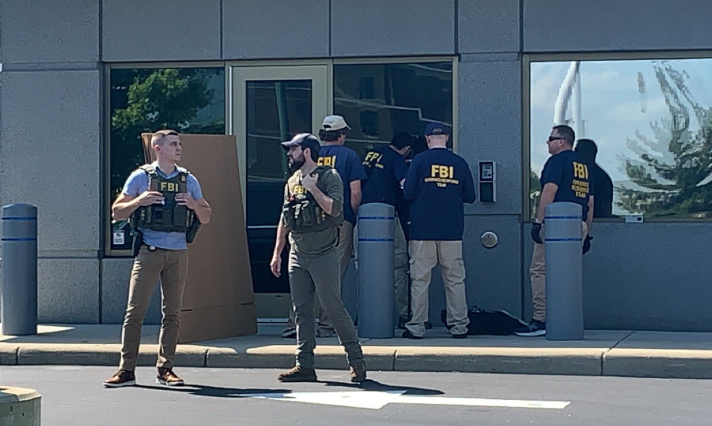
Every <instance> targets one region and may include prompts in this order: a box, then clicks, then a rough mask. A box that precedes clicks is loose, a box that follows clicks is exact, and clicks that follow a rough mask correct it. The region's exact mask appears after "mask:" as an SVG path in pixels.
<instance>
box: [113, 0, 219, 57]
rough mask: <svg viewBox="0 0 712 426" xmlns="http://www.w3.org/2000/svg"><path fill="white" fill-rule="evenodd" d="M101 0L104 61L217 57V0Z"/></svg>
mask: <svg viewBox="0 0 712 426" xmlns="http://www.w3.org/2000/svg"><path fill="white" fill-rule="evenodd" d="M102 1H103V9H102V10H103V16H102V33H103V34H102V43H103V51H102V60H104V61H107V62H118V61H189V60H209V59H220V15H221V11H220V4H221V2H220V0H202V1H199V2H198V1H191V0H152V1H141V0H122V1H110V0H102Z"/></svg>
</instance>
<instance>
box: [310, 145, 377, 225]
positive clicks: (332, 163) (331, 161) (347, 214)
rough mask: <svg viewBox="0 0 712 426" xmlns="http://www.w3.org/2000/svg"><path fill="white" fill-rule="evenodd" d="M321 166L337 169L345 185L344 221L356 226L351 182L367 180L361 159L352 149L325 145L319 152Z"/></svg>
mask: <svg viewBox="0 0 712 426" xmlns="http://www.w3.org/2000/svg"><path fill="white" fill-rule="evenodd" d="M317 164H318V165H319V166H329V167H333V168H335V169H336V171H337V172H339V176H341V180H342V182H343V183H344V220H347V221H349V222H350V223H352V224H356V212H354V211H353V209H352V208H351V185H350V184H351V182H354V181H357V180H364V179H366V172H364V170H363V166H362V165H361V159H360V158H359V157H358V154H356V151H354V150H353V149H351V148H346V147H345V146H343V145H325V146H322V147H321V150H320V151H319V160H318V162H317Z"/></svg>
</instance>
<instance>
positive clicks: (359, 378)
mask: <svg viewBox="0 0 712 426" xmlns="http://www.w3.org/2000/svg"><path fill="white" fill-rule="evenodd" d="M349 371H350V372H351V381H352V382H354V383H357V382H363V381H364V380H366V363H363V364H359V365H352V366H351V367H350V368H349Z"/></svg>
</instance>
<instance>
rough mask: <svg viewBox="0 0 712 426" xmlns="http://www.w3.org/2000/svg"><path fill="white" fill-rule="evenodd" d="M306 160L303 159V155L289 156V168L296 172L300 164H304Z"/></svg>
mask: <svg viewBox="0 0 712 426" xmlns="http://www.w3.org/2000/svg"><path fill="white" fill-rule="evenodd" d="M305 161H306V160H305V159H304V155H301V156H299V157H298V158H291V157H290V158H289V168H290V169H291V170H292V171H293V172H296V171H297V170H299V169H301V168H302V166H303V165H304V162H305Z"/></svg>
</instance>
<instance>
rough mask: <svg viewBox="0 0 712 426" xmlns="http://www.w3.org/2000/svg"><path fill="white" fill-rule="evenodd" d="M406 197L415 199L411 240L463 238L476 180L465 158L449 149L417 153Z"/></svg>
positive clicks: (411, 215) (406, 186) (411, 211)
mask: <svg viewBox="0 0 712 426" xmlns="http://www.w3.org/2000/svg"><path fill="white" fill-rule="evenodd" d="M403 196H404V197H405V199H406V200H409V201H410V202H411V204H410V235H409V237H410V239H411V240H419V241H460V240H462V234H463V231H464V228H465V212H464V207H463V203H469V204H471V203H474V202H475V183H474V180H473V179H472V173H471V172H470V167H469V166H468V165H467V162H466V161H465V160H464V159H463V158H462V157H460V156H459V155H457V154H455V153H453V152H452V151H450V150H448V149H445V148H433V149H430V150H428V151H425V152H422V153H420V154H418V155H416V156H415V158H414V159H413V162H412V164H411V165H410V168H409V170H408V175H407V176H406V179H405V186H404V188H403Z"/></svg>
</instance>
